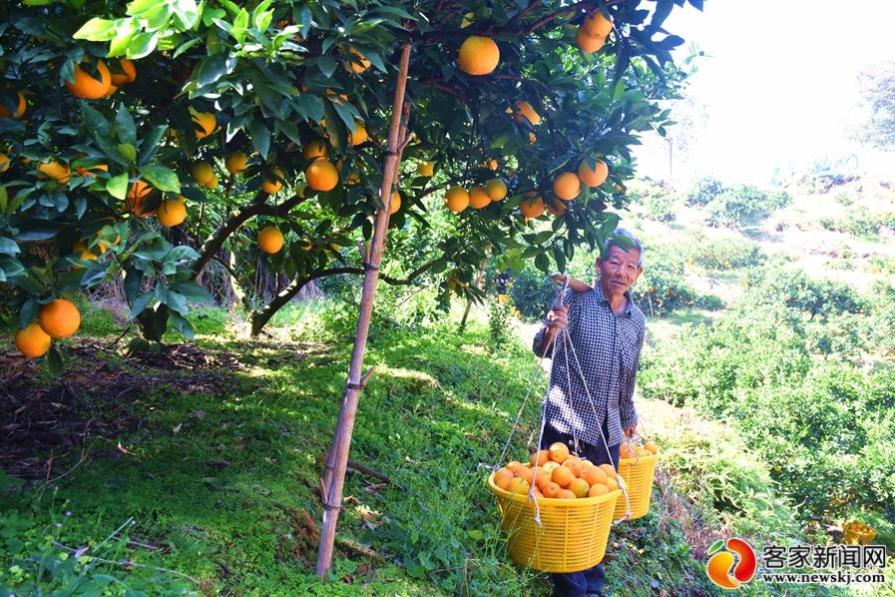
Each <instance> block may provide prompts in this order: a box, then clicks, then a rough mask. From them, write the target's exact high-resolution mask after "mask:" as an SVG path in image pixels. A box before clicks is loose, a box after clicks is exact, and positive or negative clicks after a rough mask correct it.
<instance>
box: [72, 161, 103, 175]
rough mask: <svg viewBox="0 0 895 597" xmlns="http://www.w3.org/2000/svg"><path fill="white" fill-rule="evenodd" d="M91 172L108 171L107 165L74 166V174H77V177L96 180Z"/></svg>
mask: <svg viewBox="0 0 895 597" xmlns="http://www.w3.org/2000/svg"><path fill="white" fill-rule="evenodd" d="M92 170H102V171H103V172H108V171H109V165H108V164H97V165H96V166H89V167H86V168H85V167H84V166H75V172H77V173H78V176H82V177H84V178H96V174H94V173H93V172H92Z"/></svg>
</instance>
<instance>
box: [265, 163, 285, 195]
mask: <svg viewBox="0 0 895 597" xmlns="http://www.w3.org/2000/svg"><path fill="white" fill-rule="evenodd" d="M270 172H271V174H273V175H274V176H275V177H276V178H268V179H265V180H264V182H262V183H261V190H262V191H264V192H265V193H267V194H268V195H273V194H274V193H279V192H280V189H282V188H283V180H282V179H283V178H285V177H286V173H285V172H283V170H282V169H280V168H271V169H270ZM278 179H279V180H278Z"/></svg>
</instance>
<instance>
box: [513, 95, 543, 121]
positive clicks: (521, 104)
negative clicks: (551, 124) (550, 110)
mask: <svg viewBox="0 0 895 597" xmlns="http://www.w3.org/2000/svg"><path fill="white" fill-rule="evenodd" d="M516 114H520V115H522V116H524V117H525V118H526V119H527V120H528V122H530V123H531V124H533V125H536V124H540V123H541V116H540V114H538V113H537V112H535V109H534V108H533V107H532V105H531V104H529V103H528V102H526V101H525V100H521V101H518V102H516Z"/></svg>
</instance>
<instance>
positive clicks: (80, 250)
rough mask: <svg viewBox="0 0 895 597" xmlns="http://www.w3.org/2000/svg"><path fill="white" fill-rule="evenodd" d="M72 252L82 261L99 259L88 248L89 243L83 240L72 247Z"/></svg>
mask: <svg viewBox="0 0 895 597" xmlns="http://www.w3.org/2000/svg"><path fill="white" fill-rule="evenodd" d="M71 250H72V252H74V253H76V254H77V255H78V259H80V260H81V261H96V260H97V259H99V257H97V256H96V253H94V252H93V251H91V250H90V249H88V248H87V243H85V242H84V241H82V240H79V241H78V242H76V243H75V244H73V245H72V247H71Z"/></svg>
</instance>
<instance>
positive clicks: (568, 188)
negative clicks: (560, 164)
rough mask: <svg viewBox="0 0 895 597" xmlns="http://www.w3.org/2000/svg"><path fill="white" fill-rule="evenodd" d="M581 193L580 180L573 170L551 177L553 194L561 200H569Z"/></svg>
mask: <svg viewBox="0 0 895 597" xmlns="http://www.w3.org/2000/svg"><path fill="white" fill-rule="evenodd" d="M580 193H581V181H580V180H579V179H578V175H577V174H575V173H574V172H563V173H562V174H560V175H559V176H557V177H556V178H554V179H553V194H554V195H556V196H557V197H559V198H560V199H562V200H563V201H571V200H572V199H574V198H575V197H577V196H578V195H579V194H580Z"/></svg>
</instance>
